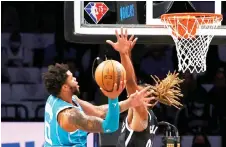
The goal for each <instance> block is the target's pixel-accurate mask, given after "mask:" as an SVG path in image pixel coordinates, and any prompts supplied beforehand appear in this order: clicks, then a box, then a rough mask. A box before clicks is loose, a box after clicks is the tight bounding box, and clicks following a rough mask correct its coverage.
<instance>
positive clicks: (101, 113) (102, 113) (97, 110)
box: [76, 98, 130, 119]
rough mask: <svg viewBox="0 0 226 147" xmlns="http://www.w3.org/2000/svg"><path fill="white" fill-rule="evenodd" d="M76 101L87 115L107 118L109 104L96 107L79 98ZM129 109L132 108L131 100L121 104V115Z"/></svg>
mask: <svg viewBox="0 0 226 147" xmlns="http://www.w3.org/2000/svg"><path fill="white" fill-rule="evenodd" d="M76 100H77V102H78V103H79V105H80V106H81V107H82V109H83V110H84V112H85V113H86V114H87V115H91V116H97V117H100V118H103V119H104V118H105V117H106V114H107V111H108V104H106V105H101V106H95V105H93V104H91V103H89V102H86V101H83V100H81V99H79V98H76ZM129 107H130V99H127V100H124V101H121V102H119V108H120V113H122V112H124V111H126V110H127V109H129Z"/></svg>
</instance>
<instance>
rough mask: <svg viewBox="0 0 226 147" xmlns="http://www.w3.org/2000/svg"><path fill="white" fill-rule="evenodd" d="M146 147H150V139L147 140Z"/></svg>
mask: <svg viewBox="0 0 226 147" xmlns="http://www.w3.org/2000/svg"><path fill="white" fill-rule="evenodd" d="M146 147H152V142H151V139H149V140H148V142H147V144H146Z"/></svg>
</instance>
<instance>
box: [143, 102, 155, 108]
mask: <svg viewBox="0 0 226 147" xmlns="http://www.w3.org/2000/svg"><path fill="white" fill-rule="evenodd" d="M145 105H146V106H148V107H153V106H154V105H153V104H147V103H145Z"/></svg>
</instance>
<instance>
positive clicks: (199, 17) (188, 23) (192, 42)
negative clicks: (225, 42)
mask: <svg viewBox="0 0 226 147" xmlns="http://www.w3.org/2000/svg"><path fill="white" fill-rule="evenodd" d="M161 20H162V22H164V23H165V26H166V27H167V28H168V30H169V31H170V33H171V36H172V37H173V40H174V42H175V44H176V50H177V57H178V67H179V71H182V72H185V71H186V70H189V71H190V72H191V73H193V72H194V71H196V72H197V73H200V72H204V71H206V55H207V51H208V49H209V45H210V42H211V40H212V38H213V36H214V30H215V29H216V28H217V27H218V26H220V25H221V21H222V15H221V14H212V13H172V14H163V15H162V16H161Z"/></svg>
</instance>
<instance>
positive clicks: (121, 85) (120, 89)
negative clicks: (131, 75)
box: [118, 81, 124, 91]
mask: <svg viewBox="0 0 226 147" xmlns="http://www.w3.org/2000/svg"><path fill="white" fill-rule="evenodd" d="M123 85H124V82H123V81H120V85H119V89H118V90H119V91H122V90H123Z"/></svg>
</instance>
